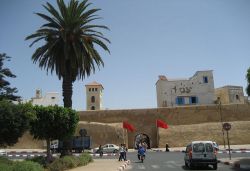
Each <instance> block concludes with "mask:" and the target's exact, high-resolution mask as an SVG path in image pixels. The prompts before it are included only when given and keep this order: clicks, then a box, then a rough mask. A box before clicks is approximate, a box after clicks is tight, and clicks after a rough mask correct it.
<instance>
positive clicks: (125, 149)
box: [123, 144, 128, 161]
mask: <svg viewBox="0 0 250 171" xmlns="http://www.w3.org/2000/svg"><path fill="white" fill-rule="evenodd" d="M123 146H124V161H127V152H128V148H127V147H126V144H123Z"/></svg>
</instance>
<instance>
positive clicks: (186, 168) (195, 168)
mask: <svg viewBox="0 0 250 171" xmlns="http://www.w3.org/2000/svg"><path fill="white" fill-rule="evenodd" d="M182 169H183V170H214V169H213V168H212V167H210V166H209V167H204V166H196V167H194V168H192V169H189V168H188V167H186V166H185V165H183V166H182Z"/></svg>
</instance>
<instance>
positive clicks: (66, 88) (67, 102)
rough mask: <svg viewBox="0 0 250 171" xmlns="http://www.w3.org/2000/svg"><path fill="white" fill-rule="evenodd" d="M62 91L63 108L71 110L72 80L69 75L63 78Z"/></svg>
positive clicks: (66, 74)
mask: <svg viewBox="0 0 250 171" xmlns="http://www.w3.org/2000/svg"><path fill="white" fill-rule="evenodd" d="M62 89H63V103H64V107H68V108H72V94H73V90H72V78H71V76H70V74H69V73H65V76H64V77H63V84H62Z"/></svg>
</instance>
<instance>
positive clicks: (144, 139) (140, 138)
mask: <svg viewBox="0 0 250 171" xmlns="http://www.w3.org/2000/svg"><path fill="white" fill-rule="evenodd" d="M140 143H146V144H147V148H148V149H150V139H149V137H148V135H147V134H143V133H141V134H137V135H136V136H135V141H134V148H135V149H138V147H139V144H140Z"/></svg>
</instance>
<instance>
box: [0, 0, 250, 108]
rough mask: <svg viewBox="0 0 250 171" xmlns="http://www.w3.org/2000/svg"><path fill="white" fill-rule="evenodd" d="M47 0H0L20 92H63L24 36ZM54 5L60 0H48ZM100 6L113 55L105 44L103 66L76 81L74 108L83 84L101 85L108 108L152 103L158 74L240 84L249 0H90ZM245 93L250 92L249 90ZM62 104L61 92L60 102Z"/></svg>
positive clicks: (80, 104) (0, 44)
mask: <svg viewBox="0 0 250 171" xmlns="http://www.w3.org/2000/svg"><path fill="white" fill-rule="evenodd" d="M46 2H47V1H45V0H35V1H34V0H25V1H20V0H1V1H0V21H1V26H0V53H7V55H8V56H11V57H12V60H11V61H10V62H7V63H5V65H6V66H7V67H9V68H10V69H11V70H12V72H13V73H14V74H16V75H17V78H15V79H10V80H9V81H10V83H11V86H14V87H17V88H18V90H19V93H18V94H19V95H20V96H22V97H23V99H30V98H31V97H33V96H34V95H35V90H36V89H37V88H40V89H42V92H43V93H46V92H49V91H57V92H59V93H60V94H61V92H62V88H61V81H59V80H58V78H57V76H56V75H55V74H52V75H51V74H50V73H48V74H47V73H46V71H45V70H41V69H40V68H38V65H36V64H33V63H32V61H31V55H32V54H33V52H34V50H35V48H36V47H38V46H36V45H35V46H33V47H32V48H30V47H29V44H30V43H31V41H25V40H24V39H25V37H26V36H27V35H29V34H31V33H33V32H35V31H36V30H37V29H38V28H39V27H40V26H41V25H42V24H43V20H42V19H40V18H39V17H38V16H36V15H35V14H34V12H42V13H46V11H45V10H44V9H43V7H42V4H45V3H46ZM50 2H51V3H52V4H55V1H50ZM90 2H92V3H93V5H92V7H93V8H101V9H102V10H101V11H99V13H98V14H99V15H100V16H101V17H103V19H102V20H100V21H98V23H101V24H105V25H107V26H108V27H109V28H110V31H105V32H104V33H105V36H106V37H107V38H109V39H110V40H111V42H112V43H111V44H110V45H109V49H110V51H111V54H108V53H105V52H104V51H102V50H100V51H99V52H100V53H101V55H102V58H103V60H104V62H105V66H104V68H101V69H100V70H99V71H98V70H96V73H95V74H92V75H91V76H90V77H88V78H86V79H84V80H80V81H76V82H75V83H74V87H73V99H72V100H73V108H74V109H76V110H85V109H86V100H85V98H86V96H85V84H87V83H90V82H92V81H97V82H99V83H101V84H102V85H103V87H104V94H103V101H104V107H105V108H108V109H131V108H155V107H156V106H157V100H156V87H155V83H156V81H157V80H158V75H166V76H167V77H168V78H174V79H175V78H177V79H178V78H189V77H191V76H192V75H193V74H194V73H195V72H196V71H197V70H213V74H214V84H215V87H221V86H224V85H237V86H243V88H244V89H245V87H246V85H247V81H246V79H245V75H246V71H247V69H248V68H249V67H250V10H249V9H250V1H249V0H157V1H156V0H91V1H90ZM245 95H246V94H245ZM60 104H61V105H62V104H63V103H62V97H61V102H60Z"/></svg>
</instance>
